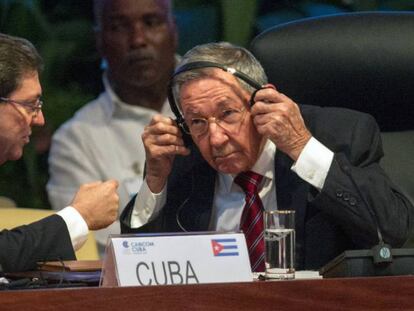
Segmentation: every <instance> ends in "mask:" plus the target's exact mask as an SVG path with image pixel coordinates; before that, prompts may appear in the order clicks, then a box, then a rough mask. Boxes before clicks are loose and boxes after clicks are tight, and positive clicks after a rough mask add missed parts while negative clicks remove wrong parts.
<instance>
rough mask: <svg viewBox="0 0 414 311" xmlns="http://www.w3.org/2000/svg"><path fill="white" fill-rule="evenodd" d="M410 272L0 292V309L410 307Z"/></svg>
mask: <svg viewBox="0 0 414 311" xmlns="http://www.w3.org/2000/svg"><path fill="white" fill-rule="evenodd" d="M413 295H414V276H401V277H371V278H340V279H322V280H290V281H257V282H251V283H227V284H225V283H222V284H200V285H170V286H146V287H108V288H98V287H88V288H70V289H42V290H18V291H3V292H0V310H4V311H8V310H13V311H16V310H17V311H18V310H70V311H82V310H104V311H105V310H122V311H128V310H171V311H174V310H238V311H239V310H253V311H254V310H261V311H262V310H289V311H294V310H350V309H352V310H364V311H366V310H387V311H389V310H414V298H413Z"/></svg>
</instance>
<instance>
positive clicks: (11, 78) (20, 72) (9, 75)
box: [0, 33, 43, 97]
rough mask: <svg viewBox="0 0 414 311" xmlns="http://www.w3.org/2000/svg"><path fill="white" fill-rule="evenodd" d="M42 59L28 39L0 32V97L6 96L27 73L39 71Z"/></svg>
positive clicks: (41, 67)
mask: <svg viewBox="0 0 414 311" xmlns="http://www.w3.org/2000/svg"><path fill="white" fill-rule="evenodd" d="M42 69H43V61H42V58H41V57H40V55H39V53H38V52H37V50H36V48H35V47H34V46H33V44H31V43H30V42H29V41H28V40H26V39H23V38H18V37H13V36H9V35H6V34H2V33H0V97H8V96H9V95H10V93H12V92H14V91H15V90H17V89H18V88H19V87H20V83H21V82H22V78H23V77H24V76H25V75H26V74H29V73H34V72H37V73H40V72H41V71H42Z"/></svg>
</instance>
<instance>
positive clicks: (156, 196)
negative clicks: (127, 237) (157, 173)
mask: <svg viewBox="0 0 414 311" xmlns="http://www.w3.org/2000/svg"><path fill="white" fill-rule="evenodd" d="M166 189H167V187H164V188H163V189H162V190H161V192H160V193H152V192H151V190H150V188H149V187H148V184H147V180H146V179H144V182H143V183H142V185H141V188H140V189H139V191H138V194H137V197H136V199H135V204H134V209H133V211H132V214H131V223H130V225H131V228H138V227H141V226H143V225H145V224H146V223H147V222H148V221H149V220H151V219H154V218H155V217H156V216H157V215H158V213H159V212H160V211H161V209H162V207H163V206H164V205H165V202H166V201H167V190H166Z"/></svg>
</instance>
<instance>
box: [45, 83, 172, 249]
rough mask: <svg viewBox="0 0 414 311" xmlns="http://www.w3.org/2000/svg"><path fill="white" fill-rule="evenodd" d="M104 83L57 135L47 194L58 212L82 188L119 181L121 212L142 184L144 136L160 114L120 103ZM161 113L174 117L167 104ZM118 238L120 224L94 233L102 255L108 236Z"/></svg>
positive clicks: (54, 138)
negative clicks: (112, 180)
mask: <svg viewBox="0 0 414 311" xmlns="http://www.w3.org/2000/svg"><path fill="white" fill-rule="evenodd" d="M103 83H104V87H105V91H104V92H103V93H101V94H100V95H99V97H98V98H97V99H95V100H93V101H92V102H90V103H88V104H86V105H85V106H84V107H82V108H81V109H80V110H79V111H77V112H76V114H75V116H74V117H73V118H72V119H70V120H69V121H67V122H66V123H65V124H63V125H62V126H61V127H60V128H59V129H58V130H57V131H56V133H55V134H54V136H53V140H52V147H51V150H50V155H49V172H50V179H49V182H48V184H47V191H48V196H49V200H50V203H51V205H52V207H53V208H54V209H55V210H59V209H61V208H62V207H63V206H67V205H69V204H70V202H71V200H72V199H73V196H74V194H75V193H76V191H77V190H78V189H79V186H80V185H81V184H83V183H87V182H93V181H96V180H101V181H104V180H108V179H116V180H117V181H118V182H119V188H118V194H119V198H120V200H119V206H120V210H119V213H120V212H121V211H122V209H123V208H124V207H125V206H126V204H127V203H128V202H129V200H130V198H131V196H133V195H134V194H135V193H136V192H137V190H138V189H139V188H140V186H141V184H142V180H143V171H144V163H145V150H144V146H143V143H142V140H141V134H142V132H143V131H144V127H145V126H146V125H147V124H148V123H149V122H150V121H151V119H152V117H153V116H154V115H155V114H157V113H158V112H157V111H155V110H152V109H147V108H143V107H140V106H135V105H134V106H133V105H128V104H126V103H124V102H122V101H121V100H120V99H119V97H118V96H117V95H116V94H115V93H114V91H113V89H112V88H111V86H110V84H109V82H108V80H107V78H106V76H105V75H104V77H103ZM161 113H162V114H164V115H167V116H172V112H171V110H170V107H169V104H168V101H167V100H166V101H165V104H164V106H163V109H162V111H161ZM68 227H69V226H68ZM69 228H70V227H69ZM118 233H120V224H119V221H118V220H117V221H115V222H114V223H113V224H112V225H111V226H109V227H108V228H106V229H102V230H98V231H96V232H95V236H96V239H97V241H98V243H99V245H100V250H102V249H104V246H105V245H106V241H107V238H108V235H109V234H118Z"/></svg>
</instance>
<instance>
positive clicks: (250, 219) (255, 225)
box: [234, 171, 265, 272]
mask: <svg viewBox="0 0 414 311" xmlns="http://www.w3.org/2000/svg"><path fill="white" fill-rule="evenodd" d="M262 179H263V176H262V175H260V174H257V173H254V172H252V171H248V172H243V173H240V174H239V175H237V176H236V178H235V179H234V182H235V183H236V184H238V185H239V186H240V187H241V188H242V189H243V191H244V192H245V193H246V198H245V200H246V204H245V206H244V209H243V213H242V217H241V221H240V229H241V230H242V231H243V232H244V235H245V237H246V243H247V249H248V251H249V257H250V264H251V267H252V271H254V272H262V271H264V268H265V264H264V247H265V242H264V223H263V203H262V200H261V199H260V197H259V193H258V189H257V188H258V186H259V184H260V182H261V181H262Z"/></svg>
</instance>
